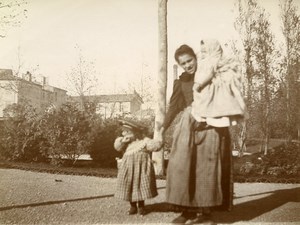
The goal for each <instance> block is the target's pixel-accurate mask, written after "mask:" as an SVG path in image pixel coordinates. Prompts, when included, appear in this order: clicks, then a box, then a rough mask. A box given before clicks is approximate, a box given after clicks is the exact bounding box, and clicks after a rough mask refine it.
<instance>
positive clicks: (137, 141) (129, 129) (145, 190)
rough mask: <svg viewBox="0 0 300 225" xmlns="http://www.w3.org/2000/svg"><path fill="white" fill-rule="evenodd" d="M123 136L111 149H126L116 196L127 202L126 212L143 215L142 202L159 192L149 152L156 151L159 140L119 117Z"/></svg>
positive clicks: (144, 212) (159, 144)
mask: <svg viewBox="0 0 300 225" xmlns="http://www.w3.org/2000/svg"><path fill="white" fill-rule="evenodd" d="M120 122H121V125H122V137H118V138H116V140H115V143H114V148H115V149H116V150H117V151H125V153H124V155H123V158H122V162H121V164H120V168H119V171H118V178H117V189H116V193H115V197H116V198H119V199H122V200H125V201H129V202H130V209H129V211H128V214H129V215H133V214H136V213H138V214H140V215H145V214H146V211H145V208H144V201H145V200H146V199H148V198H154V197H155V196H157V195H158V193H157V188H156V179H155V173H154V167H153V164H152V161H151V157H150V152H152V151H158V150H159V149H160V148H161V146H162V143H161V142H159V141H155V140H152V139H150V138H148V137H145V128H143V127H142V126H140V125H138V124H135V123H133V122H129V121H124V120H121V121H120Z"/></svg>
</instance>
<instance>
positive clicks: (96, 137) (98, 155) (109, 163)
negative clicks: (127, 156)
mask: <svg viewBox="0 0 300 225" xmlns="http://www.w3.org/2000/svg"><path fill="white" fill-rule="evenodd" d="M120 134H121V130H120V125H119V121H118V120H117V119H106V120H104V121H98V122H97V123H95V124H94V125H93V132H92V136H93V142H92V144H91V148H90V151H89V153H90V156H91V158H92V159H93V161H94V162H95V163H96V164H97V165H99V166H101V167H110V168H113V167H116V166H117V162H116V160H115V158H116V157H121V156H122V155H121V153H119V152H117V151H116V150H115V149H114V147H113V144H114V141H115V139H116V137H117V136H119V135H120Z"/></svg>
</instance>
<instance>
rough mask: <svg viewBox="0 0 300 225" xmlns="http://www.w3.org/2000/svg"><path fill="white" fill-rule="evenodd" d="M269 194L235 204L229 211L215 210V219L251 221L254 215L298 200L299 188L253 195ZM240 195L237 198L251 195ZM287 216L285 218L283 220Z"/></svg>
mask: <svg viewBox="0 0 300 225" xmlns="http://www.w3.org/2000/svg"><path fill="white" fill-rule="evenodd" d="M264 194H269V195H268V196H266V197H263V198H259V199H255V200H250V201H246V202H243V203H240V204H237V205H235V206H234V207H233V210H232V211H231V212H216V213H214V214H215V220H216V222H219V223H234V222H239V221H251V220H253V219H254V218H256V217H259V216H261V215H263V214H265V213H268V212H270V211H272V210H275V209H276V208H278V207H280V206H282V205H284V204H286V203H289V202H300V188H292V189H283V190H277V191H272V192H264V193H259V194H255V195H264ZM255 195H249V196H241V197H238V198H244V197H251V196H255ZM288 219H289V218H288V217H287V218H286V221H285V222H289V221H287V220H288Z"/></svg>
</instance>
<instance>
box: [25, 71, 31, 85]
mask: <svg viewBox="0 0 300 225" xmlns="http://www.w3.org/2000/svg"><path fill="white" fill-rule="evenodd" d="M26 77H28V81H30V82H31V81H32V74H31V73H30V72H29V71H27V72H26Z"/></svg>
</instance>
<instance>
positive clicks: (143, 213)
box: [138, 207, 146, 216]
mask: <svg viewBox="0 0 300 225" xmlns="http://www.w3.org/2000/svg"><path fill="white" fill-rule="evenodd" d="M138 213H139V214H140V215H141V216H144V215H146V210H145V208H144V207H139V208H138Z"/></svg>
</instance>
